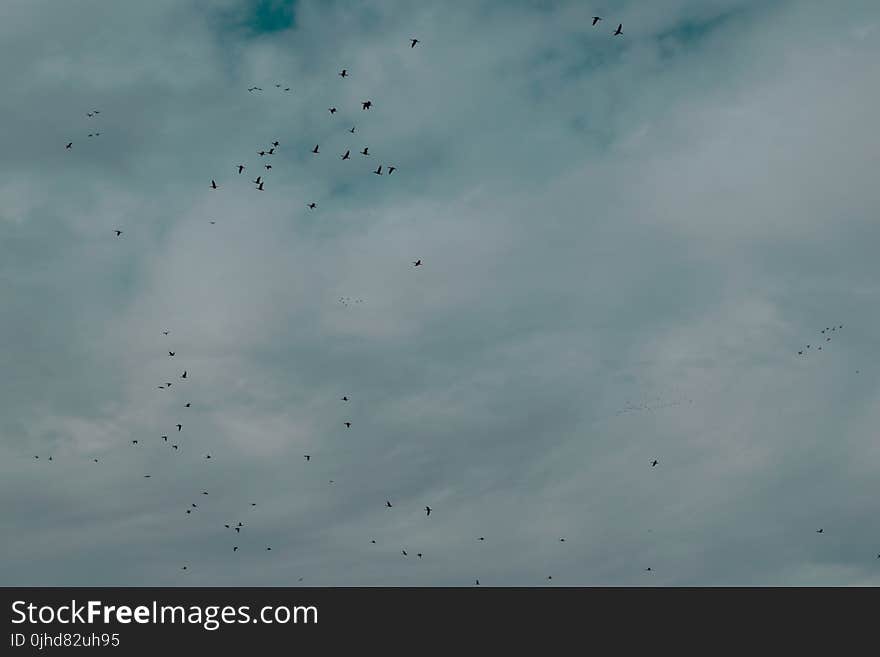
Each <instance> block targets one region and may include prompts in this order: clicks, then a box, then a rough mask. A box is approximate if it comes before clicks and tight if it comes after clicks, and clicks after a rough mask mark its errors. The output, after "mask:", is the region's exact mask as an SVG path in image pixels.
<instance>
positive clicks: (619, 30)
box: [614, 23, 623, 36]
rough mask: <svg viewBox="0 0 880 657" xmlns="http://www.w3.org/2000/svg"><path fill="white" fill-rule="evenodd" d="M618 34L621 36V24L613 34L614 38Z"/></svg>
mask: <svg viewBox="0 0 880 657" xmlns="http://www.w3.org/2000/svg"><path fill="white" fill-rule="evenodd" d="M619 34H623V23H621V24H620V25H618V26H617V30H616V31H615V32H614V36H617V35H619Z"/></svg>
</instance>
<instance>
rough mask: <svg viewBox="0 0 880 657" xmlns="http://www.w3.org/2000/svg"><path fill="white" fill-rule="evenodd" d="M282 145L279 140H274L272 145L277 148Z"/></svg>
mask: <svg viewBox="0 0 880 657" xmlns="http://www.w3.org/2000/svg"><path fill="white" fill-rule="evenodd" d="M280 145H281V143H280V142H279V141H278V140H275V141H273V142H272V146H274V147H275V148H278V147H279V146H280Z"/></svg>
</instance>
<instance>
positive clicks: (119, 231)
mask: <svg viewBox="0 0 880 657" xmlns="http://www.w3.org/2000/svg"><path fill="white" fill-rule="evenodd" d="M113 232H114V233H116V237H119V236H120V235H122V231H121V230H114V231H113Z"/></svg>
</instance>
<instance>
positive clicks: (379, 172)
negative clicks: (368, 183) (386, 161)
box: [373, 164, 382, 176]
mask: <svg viewBox="0 0 880 657" xmlns="http://www.w3.org/2000/svg"><path fill="white" fill-rule="evenodd" d="M373 173H375V174H376V175H377V176H381V175H382V165H381V164H380V165H379V168H377V169H376V170H375V171H374V172H373Z"/></svg>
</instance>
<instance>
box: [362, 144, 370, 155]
mask: <svg viewBox="0 0 880 657" xmlns="http://www.w3.org/2000/svg"><path fill="white" fill-rule="evenodd" d="M369 154H370V147H369V146H364V150H362V151H361V155H369Z"/></svg>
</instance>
